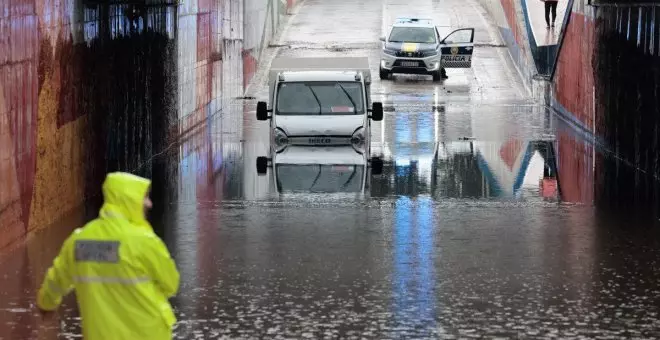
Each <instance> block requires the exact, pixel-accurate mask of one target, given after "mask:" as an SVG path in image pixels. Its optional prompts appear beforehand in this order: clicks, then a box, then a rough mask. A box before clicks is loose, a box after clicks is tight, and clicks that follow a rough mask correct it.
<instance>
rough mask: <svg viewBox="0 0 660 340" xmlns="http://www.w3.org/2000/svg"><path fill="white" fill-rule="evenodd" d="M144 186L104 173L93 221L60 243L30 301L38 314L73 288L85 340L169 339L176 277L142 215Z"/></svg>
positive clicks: (145, 198) (122, 175) (133, 178)
mask: <svg viewBox="0 0 660 340" xmlns="http://www.w3.org/2000/svg"><path fill="white" fill-rule="evenodd" d="M150 187H151V181H150V180H148V179H146V178H142V177H138V176H135V175H132V174H129V173H121V172H114V173H110V174H108V176H107V178H106V180H105V182H104V183H103V199H104V203H103V207H101V211H100V212H99V217H98V218H96V219H95V220H93V221H91V222H89V223H88V224H87V225H85V226H84V227H82V228H79V229H76V230H75V231H74V232H73V234H71V236H69V238H68V239H67V240H66V241H64V245H63V246H62V248H61V250H60V253H59V255H58V256H57V257H56V258H55V261H54V262H53V265H52V266H51V267H50V268H49V269H48V273H47V274H46V278H45V279H44V281H43V284H42V286H41V289H40V290H39V294H38V296H37V306H38V308H39V310H40V311H41V312H42V314H43V315H44V316H46V315H48V314H49V312H51V311H54V310H55V309H57V308H58V306H59V305H60V304H61V303H62V298H63V297H64V296H65V295H67V294H68V293H69V292H70V291H72V290H75V292H76V298H77V300H78V307H79V309H80V314H81V316H82V332H83V338H84V339H86V340H106V339H107V340H133V339H152V340H166V339H167V340H170V339H172V327H173V326H174V323H175V322H176V318H175V316H174V313H173V311H172V308H171V306H170V303H169V301H168V298H170V297H172V296H174V294H176V292H177V290H178V289H179V272H178V270H177V268H176V265H175V263H174V260H173V259H172V257H171V256H170V253H169V251H168V250H167V248H166V246H165V244H164V243H163V242H162V241H161V239H160V238H159V237H158V236H157V235H156V234H155V233H154V231H153V229H152V228H151V225H150V224H149V222H148V221H147V217H146V212H147V211H148V210H149V209H151V208H152V202H151V200H150V199H149V189H150Z"/></svg>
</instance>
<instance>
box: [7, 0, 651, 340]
mask: <svg viewBox="0 0 660 340" xmlns="http://www.w3.org/2000/svg"><path fill="white" fill-rule="evenodd" d="M412 9H415V10H416V12H408V11H409V10H412ZM420 13H421V14H424V16H434V17H437V18H438V20H439V21H442V22H444V24H446V25H447V26H456V27H460V26H472V27H475V28H476V34H477V39H478V41H479V42H482V43H484V46H497V45H498V43H499V41H498V38H497V36H496V34H494V30H493V27H492V25H491V24H490V22H489V21H488V19H487V18H486V17H484V16H482V15H481V13H483V12H482V11H480V10H479V9H478V7H477V5H476V4H475V3H473V2H472V1H458V0H449V1H445V2H442V3H437V2H431V1H426V0H412V1H406V2H396V1H389V0H388V1H384V2H381V1H376V0H368V1H363V2H360V3H356V2H353V1H348V0H343V1H334V2H327V1H312V0H308V1H306V2H305V3H303V5H302V7H300V8H299V11H298V13H297V14H295V16H294V17H292V18H291V26H290V27H289V28H288V29H287V30H285V31H284V32H283V34H282V37H281V41H280V42H279V44H278V45H283V46H285V47H281V48H274V49H271V50H270V51H269V52H268V53H269V54H271V57H272V56H274V55H305V56H337V55H367V56H369V58H370V62H371V63H372V67H373V70H372V71H373V72H375V71H376V70H377V61H378V44H376V43H374V42H376V41H377V39H378V36H379V35H380V34H381V30H382V28H383V26H384V25H386V24H387V23H388V22H390V21H391V20H392V19H393V18H394V17H396V16H405V15H415V14H420ZM329 20H330V21H331V22H335V21H341V25H339V28H336V29H332V30H331V29H329V28H328V26H327V24H326V23H327V22H328V21H329ZM356 32H359V33H360V34H356ZM503 51H505V50H504V49H502V48H497V47H481V48H478V49H477V52H476V55H475V58H474V67H473V68H472V69H470V70H450V71H449V72H448V73H449V77H450V78H449V79H448V80H446V81H445V82H443V83H432V82H431V81H430V79H428V78H425V77H418V76H397V77H395V79H394V80H393V81H379V80H375V84H374V85H373V90H372V91H373V93H374V100H382V101H383V102H384V103H385V104H386V107H387V108H388V112H387V113H386V115H385V119H384V121H383V122H382V123H375V124H374V129H373V132H372V133H373V137H374V140H373V148H374V150H373V152H374V154H376V155H382V156H383V157H384V158H385V169H384V171H383V174H382V175H371V176H369V177H368V183H367V184H368V189H367V190H366V191H365V192H364V194H363V195H355V194H350V193H349V194H334V195H323V194H312V193H305V192H298V193H286V194H281V193H278V192H277V191H276V188H277V186H276V185H275V183H273V177H272V171H270V172H269V174H267V175H266V176H259V175H257V173H256V168H255V158H256V157H257V156H261V155H265V154H266V151H267V148H268V145H267V139H268V138H267V131H268V130H267V129H268V128H267V124H266V123H264V122H258V121H256V119H255V114H254V108H255V101H253V100H248V101H239V100H235V101H234V102H232V104H231V105H230V106H229V107H228V108H227V110H226V111H225V112H223V114H222V115H218V116H216V117H215V118H213V119H212V120H211V121H210V122H209V123H208V125H206V126H204V127H202V128H201V129H200V130H198V131H197V132H196V133H195V134H193V135H192V136H190V137H189V138H187V139H186V140H184V141H182V143H181V145H180V146H177V147H174V148H171V149H169V150H168V152H167V153H165V154H163V155H161V156H160V157H158V158H156V159H155V160H154V161H153V162H152V163H151V164H149V166H151V167H152V169H153V170H152V171H153V174H154V175H153V176H154V183H155V184H154V193H153V194H154V201H155V204H156V209H155V210H154V211H153V212H152V214H151V218H152V220H153V223H154V227H155V229H156V230H157V232H158V233H159V234H160V235H161V236H162V237H163V238H164V239H165V241H166V243H167V244H168V246H169V247H170V250H171V252H172V254H173V256H174V257H175V259H176V261H177V264H178V266H179V269H180V271H181V278H182V285H181V290H180V293H179V294H178V295H177V297H176V298H174V299H173V303H174V306H175V309H176V313H177V316H178V318H179V323H178V324H177V326H176V330H175V337H176V338H179V339H192V338H204V339H213V338H236V339H238V338H240V339H247V338H362V337H364V338H378V339H381V338H472V337H489V338H493V337H504V338H512V337H522V338H578V337H588V338H596V337H598V338H603V339H609V338H651V337H655V336H659V335H660V334H658V333H657V332H658V329H660V327H659V326H660V325H658V321H657V320H658V318H657V307H656V306H658V305H659V303H658V302H660V301H658V300H660V294H658V293H660V292H659V291H658V290H657V285H658V282H659V279H660V277H659V276H658V275H659V274H658V273H659V271H658V270H657V268H656V267H657V259H658V255H659V254H658V249H660V248H659V247H658V237H659V236H660V235H658V232H657V229H654V228H650V227H652V226H653V223H651V222H648V220H644V219H640V220H636V219H633V216H631V215H617V214H616V212H614V211H613V212H610V213H609V214H608V213H606V212H604V211H601V210H600V209H598V208H597V207H594V206H592V204H591V203H592V200H593V193H594V192H596V191H597V188H598V186H599V185H602V183H600V182H599V181H598V180H597V177H598V173H599V171H600V169H602V168H606V167H607V166H608V164H610V163H611V160H610V158H609V157H608V156H607V154H602V153H601V152H600V150H598V149H597V148H595V147H594V146H593V145H591V144H589V143H588V142H586V141H584V140H581V139H580V138H579V136H577V135H576V134H575V133H574V132H573V131H572V130H571V128H570V127H568V126H567V125H566V124H565V123H563V122H562V121H561V120H558V119H557V118H556V117H554V116H552V115H551V114H549V113H548V111H547V110H546V109H545V108H544V107H543V106H542V105H539V104H537V103H535V102H534V101H533V100H531V99H529V97H528V96H527V94H526V90H525V89H524V87H523V86H522V84H521V82H520V81H519V80H518V78H517V76H516V72H515V70H514V69H513V68H512V67H511V64H510V61H509V60H508V59H507V54H506V53H503ZM262 76H263V74H262ZM256 79H257V84H255V85H254V86H253V87H252V89H254V93H255V96H256V97H257V98H259V99H261V98H262V97H264V93H266V88H265V87H264V85H263V83H259V80H261V81H263V79H262V78H261V79H260V78H259V76H257V77H256ZM337 171H338V172H340V171H342V170H341V169H338V170H337ZM285 180H288V181H290V182H293V183H296V182H305V181H307V180H308V178H307V177H304V176H303V174H299V175H298V176H292V177H289V178H285ZM556 184H558V187H559V190H558V191H557V190H554V189H553V188H554V186H553V185H556ZM86 213H87V214H84V213H82V212H81V213H80V214H78V215H75V216H72V218H71V220H70V221H65V222H63V224H62V227H61V228H53V229H50V230H48V231H47V232H44V233H42V234H38V235H35V236H34V237H33V238H32V239H31V240H30V241H29V242H27V243H26V244H24V245H21V246H18V247H17V248H15V249H14V250H12V252H11V253H8V254H5V256H3V257H2V259H1V260H0V261H2V267H1V268H0V270H2V275H1V276H0V288H1V287H5V286H15V284H14V283H15V282H16V281H20V282H22V283H23V284H22V287H23V289H21V290H19V291H6V290H0V294H1V296H2V298H0V320H2V322H3V327H0V338H3V339H5V338H6V339H32V338H35V339H36V338H40V339H53V338H56V337H57V335H56V334H58V333H59V334H60V338H75V337H77V334H79V333H80V330H79V319H78V318H77V312H76V308H75V300H74V297H73V296H70V297H68V298H67V299H66V301H65V304H64V306H63V307H62V309H61V311H60V312H59V313H58V315H57V316H56V317H55V318H53V319H50V320H42V319H40V318H39V317H38V316H37V315H36V314H35V311H34V307H33V303H34V294H35V290H36V289H37V288H38V285H39V284H40V280H41V278H42V276H43V272H44V271H45V269H46V268H47V266H48V265H49V261H50V259H52V257H53V256H54V254H55V253H56V252H57V250H58V247H59V244H61V241H62V240H63V239H64V237H66V235H67V234H68V233H69V232H70V231H71V228H72V227H74V226H77V225H78V224H79V223H80V222H81V221H83V220H84V219H85V218H86V217H89V216H92V215H93V214H94V211H93V209H92V210H90V211H87V212H86ZM10 282H11V283H12V284H9V283H10Z"/></svg>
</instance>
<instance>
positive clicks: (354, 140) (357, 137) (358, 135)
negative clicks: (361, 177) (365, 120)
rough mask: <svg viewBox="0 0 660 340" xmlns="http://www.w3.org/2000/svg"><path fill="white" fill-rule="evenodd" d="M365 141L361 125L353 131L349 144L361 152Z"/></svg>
mask: <svg viewBox="0 0 660 340" xmlns="http://www.w3.org/2000/svg"><path fill="white" fill-rule="evenodd" d="M365 143H366V138H365V135H364V127H361V128H359V129H357V130H355V132H353V135H352V136H351V145H352V146H353V148H354V149H355V151H357V152H359V153H363V152H364V149H365Z"/></svg>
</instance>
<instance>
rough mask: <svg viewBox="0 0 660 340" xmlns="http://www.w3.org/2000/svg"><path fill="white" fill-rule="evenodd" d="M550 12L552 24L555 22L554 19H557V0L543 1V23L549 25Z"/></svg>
mask: <svg viewBox="0 0 660 340" xmlns="http://www.w3.org/2000/svg"><path fill="white" fill-rule="evenodd" d="M551 12H552V24H553V25H554V24H555V19H557V1H546V2H545V23H546V24H548V26H550V13H551Z"/></svg>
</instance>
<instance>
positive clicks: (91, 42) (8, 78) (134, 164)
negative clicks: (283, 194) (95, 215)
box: [0, 0, 295, 248]
mask: <svg viewBox="0 0 660 340" xmlns="http://www.w3.org/2000/svg"><path fill="white" fill-rule="evenodd" d="M118 2H119V4H117V5H96V4H92V2H90V4H87V1H86V0H11V1H9V0H2V1H0V82H1V84H2V86H1V87H0V248H3V247H5V246H7V245H9V244H11V243H12V242H14V241H16V240H18V239H20V238H21V237H22V236H23V235H25V234H27V233H29V232H30V231H34V230H38V229H41V228H44V227H47V226H49V225H52V224H53V223H56V222H57V221H58V220H61V219H62V218H64V217H65V216H68V215H70V214H74V215H76V214H77V215H79V216H80V220H81V221H82V213H80V211H81V210H80V209H79V207H80V206H81V205H82V204H83V203H84V202H85V199H86V198H87V197H90V196H94V195H96V196H98V193H99V190H100V184H101V182H102V180H103V178H104V175H105V174H106V173H107V172H108V171H113V170H129V171H134V172H137V173H140V174H142V175H145V176H151V175H152V171H153V169H152V167H151V166H150V164H149V162H148V161H149V159H150V158H151V157H153V156H154V155H155V154H157V153H159V152H161V151H162V150H164V149H165V147H166V146H167V145H168V144H169V143H170V142H171V141H172V140H173V138H177V137H179V136H183V135H185V134H188V133H189V132H191V131H192V130H193V129H196V128H197V127H199V126H200V125H202V124H203V123H204V122H205V121H206V119H208V118H209V117H210V116H211V115H214V114H216V113H221V112H222V110H223V108H224V107H227V105H230V102H231V100H232V99H233V98H235V97H240V96H241V95H242V94H243V91H244V87H245V85H246V84H247V83H248V82H249V80H250V79H251V77H252V75H253V74H254V71H255V68H256V63H257V62H258V59H259V56H260V53H261V50H262V49H263V47H264V46H267V44H268V42H269V40H270V39H271V38H272V37H273V36H274V35H275V33H276V31H277V28H278V26H279V25H280V23H281V22H282V19H283V18H284V16H285V15H286V13H287V11H288V10H290V9H291V8H292V7H293V6H294V5H295V2H294V1H292V0H289V1H285V0H272V1H271V0H184V1H181V3H179V4H178V5H176V4H172V2H171V1H169V0H152V1H149V4H150V6H148V7H134V6H131V5H126V4H121V1H118ZM126 2H127V3H128V1H126ZM134 14H135V15H134ZM131 17H134V18H133V19H134V20H132V21H131V20H130V19H129V18H131Z"/></svg>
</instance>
